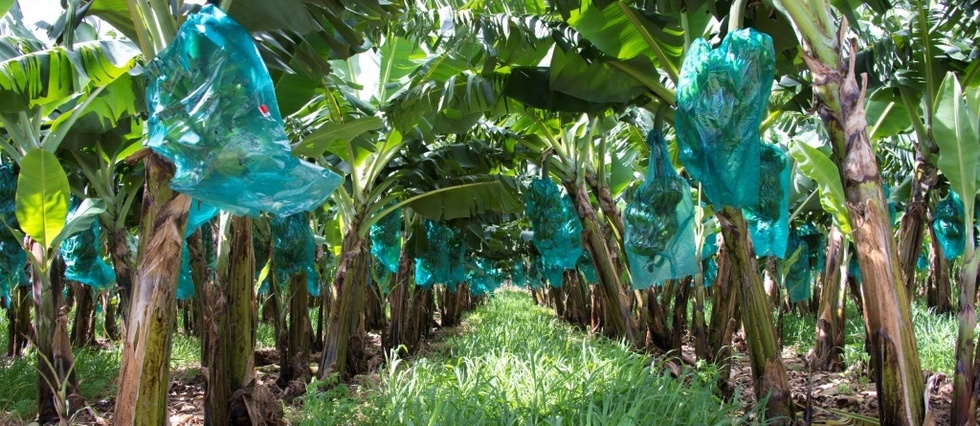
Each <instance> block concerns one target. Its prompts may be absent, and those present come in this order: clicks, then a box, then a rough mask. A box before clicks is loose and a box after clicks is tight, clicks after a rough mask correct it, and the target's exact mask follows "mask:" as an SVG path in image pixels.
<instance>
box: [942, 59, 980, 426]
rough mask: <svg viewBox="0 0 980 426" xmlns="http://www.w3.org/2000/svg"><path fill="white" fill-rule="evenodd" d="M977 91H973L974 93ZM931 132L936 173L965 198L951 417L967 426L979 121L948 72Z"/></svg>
mask: <svg viewBox="0 0 980 426" xmlns="http://www.w3.org/2000/svg"><path fill="white" fill-rule="evenodd" d="M973 90H974V91H976V90H977V89H975V88H974V89H973ZM935 108H936V112H935V115H934V118H935V121H934V122H933V132H934V133H935V137H936V139H935V140H936V143H937V144H938V145H939V161H938V163H937V165H938V167H939V170H940V171H941V172H942V173H943V175H944V176H946V179H948V180H949V184H950V189H951V190H952V191H954V192H955V193H957V194H959V195H960V198H961V199H962V200H963V212H964V214H963V220H964V222H965V230H966V232H965V235H964V240H965V245H964V251H963V259H964V261H963V268H962V269H961V270H960V301H959V310H958V312H957V317H958V318H959V334H958V335H957V339H956V365H955V366H954V369H953V372H954V373H953V374H954V375H953V407H952V409H951V412H950V415H951V420H952V424H957V425H962V424H970V423H972V422H974V421H975V420H976V419H975V417H974V409H975V408H974V407H976V404H975V402H974V398H975V396H974V394H973V389H974V384H975V382H976V371H974V363H973V358H974V350H975V345H976V341H975V339H974V333H975V330H976V328H977V313H976V306H975V304H976V292H977V288H976V282H977V266H978V265H980V256H978V255H977V252H976V247H975V241H974V239H973V234H974V229H973V222H974V216H973V212H974V209H975V200H976V195H977V188H978V185H980V150H978V149H977V147H980V138H978V134H980V120H978V119H977V116H978V115H977V112H976V110H974V109H973V108H972V107H971V106H970V105H969V104H968V103H967V100H966V97H965V96H964V92H963V89H962V88H961V86H960V83H959V81H958V79H957V77H956V75H955V74H953V73H948V74H946V78H944V79H943V82H942V84H941V85H940V86H939V96H938V98H937V99H936V104H935Z"/></svg>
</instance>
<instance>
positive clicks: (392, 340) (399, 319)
mask: <svg viewBox="0 0 980 426" xmlns="http://www.w3.org/2000/svg"><path fill="white" fill-rule="evenodd" d="M414 274H415V262H413V261H412V258H411V257H409V256H408V252H407V250H405V248H404V247H402V250H401V255H400V256H399V258H398V272H397V273H396V274H395V280H394V283H392V286H391V291H390V292H389V293H388V305H389V306H391V321H388V326H387V327H385V332H384V334H383V335H382V339H381V342H382V345H383V346H384V349H385V353H389V352H391V351H392V350H393V349H395V348H398V347H400V346H402V345H404V352H406V353H405V355H407V354H408V353H413V351H414V350H415V347H416V343H417V342H416V340H415V339H414V338H413V337H414V336H415V335H416V332H415V331H414V330H412V329H411V321H410V318H409V316H408V313H409V311H411V309H410V307H411V304H412V302H411V301H412V290H413V288H412V286H413V285H414V284H413V283H412V281H411V278H410V277H411V276H413V275H414Z"/></svg>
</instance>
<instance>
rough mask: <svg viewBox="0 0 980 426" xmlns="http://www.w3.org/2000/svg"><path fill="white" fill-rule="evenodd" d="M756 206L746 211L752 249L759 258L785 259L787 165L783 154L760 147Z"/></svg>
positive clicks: (787, 195)
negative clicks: (773, 257)
mask: <svg viewBox="0 0 980 426" xmlns="http://www.w3.org/2000/svg"><path fill="white" fill-rule="evenodd" d="M760 152H761V156H760V167H761V170H760V172H761V173H760V176H759V202H758V203H756V204H755V205H753V206H749V207H745V208H744V209H742V211H744V212H745V219H746V220H747V221H748V222H749V235H751V236H752V247H753V248H754V250H755V255H756V256H758V257H765V256H775V257H778V258H780V259H783V258H785V257H786V242H787V240H788V239H789V178H790V176H789V168H790V167H789V161H787V159H786V154H784V153H783V150H781V149H779V148H778V147H777V146H775V145H771V144H762V149H761V151H760Z"/></svg>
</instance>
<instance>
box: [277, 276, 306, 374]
mask: <svg viewBox="0 0 980 426" xmlns="http://www.w3.org/2000/svg"><path fill="white" fill-rule="evenodd" d="M309 300H310V293H309V291H307V288H306V274H305V273H300V274H296V275H293V276H292V277H291V278H290V282H289V329H288V330H289V331H288V332H287V333H286V355H285V357H283V360H284V361H285V364H283V365H281V366H280V368H279V380H278V381H277V383H278V384H279V387H282V388H285V387H286V386H288V385H289V383H290V382H296V381H299V382H300V383H302V384H304V385H305V384H306V383H307V382H309V381H310V377H311V374H310V341H311V333H312V332H313V328H312V327H311V326H310V310H309ZM302 389H305V386H303V387H302ZM296 390H297V391H301V389H299V388H297V389H296Z"/></svg>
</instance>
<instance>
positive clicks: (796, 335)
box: [783, 298, 959, 375]
mask: <svg viewBox="0 0 980 426" xmlns="http://www.w3.org/2000/svg"><path fill="white" fill-rule="evenodd" d="M845 315H846V319H845V329H844V363H845V364H846V365H847V366H852V365H855V364H856V363H858V362H863V363H865V364H867V363H868V362H870V360H869V357H868V354H867V352H865V350H864V317H863V316H862V315H863V314H862V313H861V312H858V311H857V308H856V307H855V306H854V303H853V301H852V300H850V298H847V305H846V307H845ZM816 323H817V319H816V315H809V314H804V315H799V314H797V313H787V314H786V315H785V316H784V317H783V344H784V345H785V346H786V347H790V348H792V349H793V350H795V351H796V352H797V353H798V354H805V353H807V352H808V351H809V350H810V348H812V347H813V343H814V339H815V338H816ZM912 327H913V328H914V330H915V341H916V345H917V347H918V349H919V359H920V361H921V364H922V369H923V370H927V371H932V372H936V373H945V374H947V375H949V374H952V372H953V363H954V359H953V357H954V356H955V355H956V354H955V353H954V352H955V351H954V350H953V346H954V345H955V343H956V334H957V330H958V328H959V323H958V322H957V320H956V317H955V316H954V315H937V314H935V313H933V312H931V311H929V310H928V308H926V307H925V305H924V303H923V302H922V301H921V300H916V301H914V302H913V303H912Z"/></svg>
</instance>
